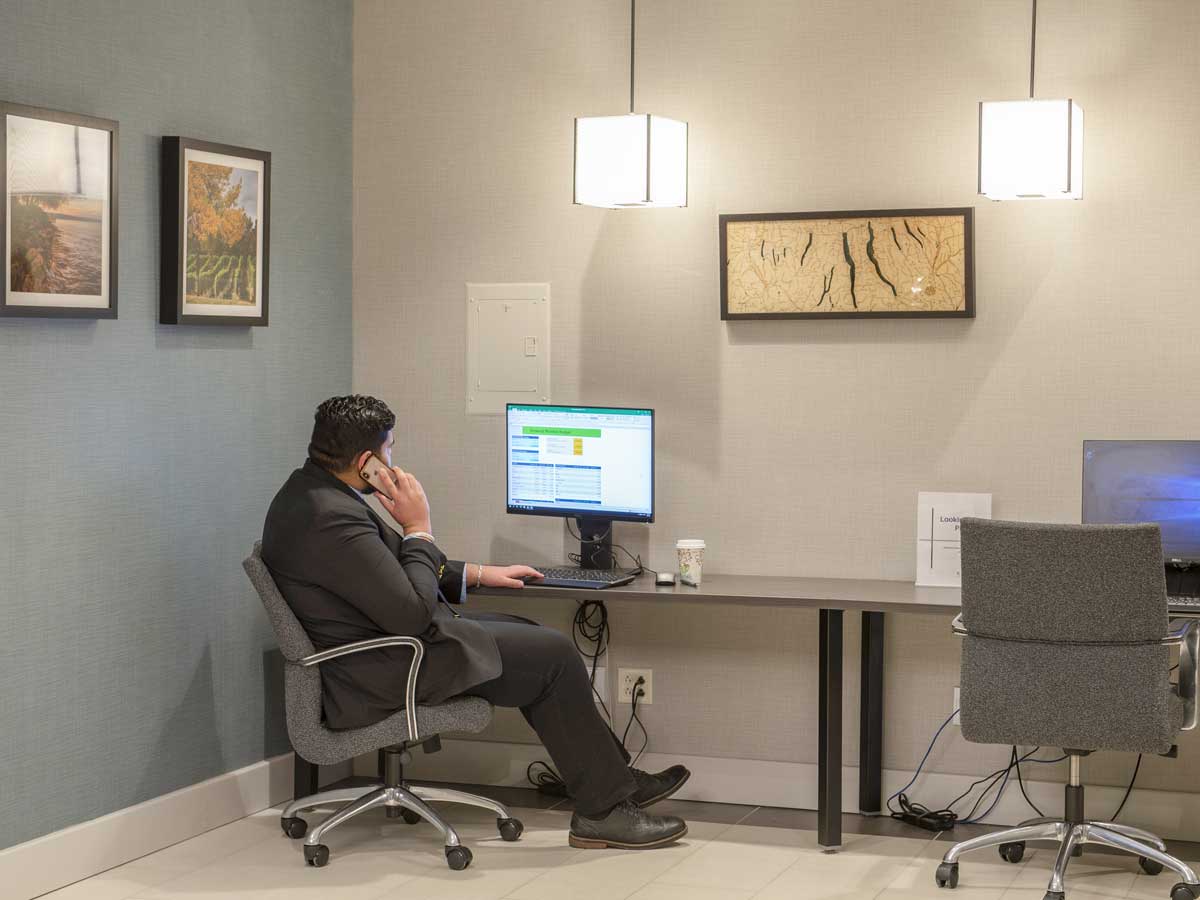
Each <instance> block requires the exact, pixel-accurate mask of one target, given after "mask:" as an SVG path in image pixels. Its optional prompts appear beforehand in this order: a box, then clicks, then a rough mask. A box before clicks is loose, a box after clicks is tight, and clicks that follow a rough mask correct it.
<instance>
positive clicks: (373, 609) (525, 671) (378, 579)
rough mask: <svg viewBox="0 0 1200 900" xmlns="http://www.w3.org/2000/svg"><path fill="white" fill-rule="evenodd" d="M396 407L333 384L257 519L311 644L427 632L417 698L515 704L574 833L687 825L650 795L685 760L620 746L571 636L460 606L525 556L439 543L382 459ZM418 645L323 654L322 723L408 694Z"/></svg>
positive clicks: (365, 717)
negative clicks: (559, 780)
mask: <svg viewBox="0 0 1200 900" xmlns="http://www.w3.org/2000/svg"><path fill="white" fill-rule="evenodd" d="M395 424H396V418H395V416H394V415H393V414H392V411H391V410H390V409H388V407H387V405H386V404H384V403H383V402H382V401H380V400H376V399H375V398H373V397H364V396H358V395H355V396H350V397H334V398H332V399H330V400H326V401H325V402H324V403H322V404H321V405H320V406H319V407H318V408H317V412H316V417H315V423H314V425H313V433H312V441H311V443H310V444H309V446H308V456H309V458H308V461H307V462H306V463H305V464H304V466H303V467H302V468H300V469H297V470H296V471H295V472H293V473H292V475H291V477H290V478H288V480H287V482H286V483H285V484H284V486H283V487H282V488H280V490H279V493H278V494H276V495H275V499H274V501H272V503H271V508H270V510H269V511H268V512H267V520H266V524H265V525H264V527H263V541H262V546H263V549H262V555H263V561H264V562H265V563H266V564H267V566H268V567H269V568H270V570H271V572H272V574H273V575H274V577H275V580H276V582H277V583H278V585H279V589H280V592H281V593H282V594H283V596H284V598H285V599H286V600H287V602H288V605H289V606H291V608H292V611H293V612H295V614H296V617H297V618H298V619H299V620H300V622H301V624H302V625H303V626H304V628H305V630H306V631H307V632H308V635H309V637H310V638H311V640H312V642H313V644H314V645H315V646H316V648H317V649H318V650H324V649H327V648H330V647H336V646H340V645H342V644H347V643H350V642H352V641H361V640H365V639H367V638H373V637H379V636H381V635H386V634H400V635H415V636H417V637H420V638H421V640H422V641H423V642H424V644H425V648H426V649H425V659H424V662H423V664H422V666H421V672H420V675H419V677H418V681H417V697H418V699H419V700H420V701H421V702H422V703H438V702H440V701H442V700H445V699H447V698H448V697H452V696H455V695H457V694H471V695H474V696H477V697H483V698H485V699H486V700H488V701H490V702H491V703H493V704H495V705H496V706H509V707H518V708H520V710H521V712H522V713H523V714H524V715H525V719H526V721H528V722H529V724H530V725H531V726H532V727H533V729H534V730H535V731H536V732H537V734H538V736H539V737H540V738H541V740H542V743H543V744H544V745H545V747H546V750H547V751H548V752H549V754H550V757H551V758H552V759H553V760H554V763H555V765H556V766H557V767H558V771H559V772H560V773H561V774H562V776H563V780H564V782H565V783H566V787H567V790H568V792H569V793H570V794H571V796H572V797H574V799H575V814H574V815H573V816H572V817H571V832H570V836H569V840H570V843H571V845H572V846H574V847H584V848H604V847H622V848H645V847H658V846H663V845H666V844H670V843H673V842H675V841H677V840H679V838H681V837H683V835H685V834H686V833H687V825H686V824H684V822H683V820H682V819H679V818H677V817H674V816H655V815H652V814H650V813H647V812H645V807H647V806H649V805H650V804H652V803H655V802H657V801H658V800H662V799H664V798H666V797H669V796H670V795H671V794H673V793H675V791H677V790H678V789H679V788H680V786H682V784H683V783H684V782H685V781H686V780H687V778H688V777H689V774H690V773H689V772H688V770H687V769H685V768H684V767H683V766H673V767H671V768H670V769H668V770H666V771H665V772H660V773H658V774H656V775H651V774H648V773H646V772H641V771H638V770H637V769H631V768H630V767H629V766H628V761H629V756H628V754H626V753H625V751H624V747H622V746H621V744H620V742H619V741H618V740H617V739H616V737H615V736H614V735H613V733H612V731H610V730H609V729H608V727H607V726H606V725H605V724H604V720H603V719H601V717H600V714H599V713H598V712H596V707H595V705H594V704H593V702H592V690H591V683H590V681H589V679H588V674H587V669H586V667H585V666H584V664H583V661H582V659H581V658H580V656H579V653H578V652H577V651H576V650H575V647H574V645H573V642H572V641H571V640H570V639H569V638H567V637H565V636H564V635H562V634H560V633H559V632H557V631H554V630H552V629H549V628H542V627H541V626H539V625H536V624H534V623H532V622H528V621H525V620H520V619H516V618H513V617H510V616H502V615H497V614H487V613H475V614H471V613H469V612H461V613H460V612H459V611H457V610H456V609H455V608H454V607H453V606H452V605H451V601H453V603H454V604H456V605H462V604H463V603H464V602H465V600H466V592H467V589H468V588H469V587H477V586H479V585H486V586H489V587H511V588H521V587H523V586H524V582H523V581H521V579H522V578H524V577H536V576H537V574H538V573H537V572H536V571H535V570H534V569H531V568H530V567H529V566H503V567H502V566H488V565H483V564H478V563H463V562H449V561H447V559H446V556H445V554H443V553H442V551H441V550H439V549H438V547H437V544H436V542H435V540H434V537H433V527H432V524H431V521H430V514H429V501H428V500H427V499H426V497H425V492H424V490H423V489H422V488H421V484H420V482H418V481H417V479H416V478H414V477H413V476H412V475H411V474H409V473H408V472H405V471H404V470H403V469H401V468H400V467H398V466H397V467H392V464H391V462H392V443H393V437H392V429H393V428H394V426H395ZM372 456H376V457H378V458H379V460H380V461H381V462H382V463H384V465H383V466H380V468H379V472H380V475H379V479H378V483H379V485H380V489H379V491H378V494H379V500H380V503H381V504H382V505H383V507H384V509H385V510H386V511H387V513H388V514H389V515H390V516H391V517H392V518H393V519H394V520H395V521H396V524H397V525H399V526H400V528H401V529H402V530H403V532H404V537H403V538H401V536H400V535H399V534H397V533H396V531H395V530H394V529H393V528H391V527H389V526H388V525H387V524H385V523H384V522H383V520H382V519H380V518H378V517H377V516H376V515H375V513H374V512H373V511H372V510H371V508H370V507H369V506H368V505H367V503H366V502H365V500H364V499H363V495H364V494H367V493H369V492H371V491H373V490H374V489H373V488H372V487H371V485H369V484H368V483H367V481H366V480H365V479H364V477H363V475H362V472H363V467H364V466H365V465H366V463H367V462H368V461H369V460H370V459H371V457H372ZM411 659H412V652H411V651H410V650H408V649H407V648H403V647H389V648H384V649H380V650H372V651H367V652H363V653H355V654H352V655H349V656H345V657H341V658H339V659H335V660H331V661H329V662H327V663H323V664H322V666H321V678H322V683H323V685H324V708H325V719H326V723H327V724H328V726H329V727H330V728H361V727H363V726H366V725H370V724H372V723H374V722H378V721H380V720H381V719H384V718H386V717H387V716H389V715H391V714H393V713H394V712H396V711H397V710H398V709H401V708H402V707H403V706H404V685H405V679H406V678H407V675H408V669H409V663H410V661H411Z"/></svg>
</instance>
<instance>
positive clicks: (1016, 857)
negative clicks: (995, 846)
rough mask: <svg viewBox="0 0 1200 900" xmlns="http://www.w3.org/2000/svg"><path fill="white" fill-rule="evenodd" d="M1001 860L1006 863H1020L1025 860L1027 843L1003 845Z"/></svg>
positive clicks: (1019, 842) (1001, 847)
mask: <svg viewBox="0 0 1200 900" xmlns="http://www.w3.org/2000/svg"><path fill="white" fill-rule="evenodd" d="M1000 858H1001V859H1002V860H1004V861H1005V862H1009V863H1019V862H1020V861H1021V860H1022V859H1024V858H1025V842H1024V841H1013V842H1012V843H1010V844H1001V845H1000Z"/></svg>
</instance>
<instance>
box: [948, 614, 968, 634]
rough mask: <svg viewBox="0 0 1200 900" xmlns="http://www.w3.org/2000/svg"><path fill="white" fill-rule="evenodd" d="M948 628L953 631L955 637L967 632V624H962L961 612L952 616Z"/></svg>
mask: <svg viewBox="0 0 1200 900" xmlns="http://www.w3.org/2000/svg"><path fill="white" fill-rule="evenodd" d="M950 630H951V631H953V632H954V636H955V637H962V636H963V635H964V634H966V633H967V626H966V625H964V624H963V620H962V613H959V614H958V615H957V616H955V617H954V620H953V621H952V622H951V623H950Z"/></svg>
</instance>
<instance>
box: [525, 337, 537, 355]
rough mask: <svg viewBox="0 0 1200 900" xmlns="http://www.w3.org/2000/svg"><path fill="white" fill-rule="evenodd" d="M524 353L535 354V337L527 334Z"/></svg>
mask: <svg viewBox="0 0 1200 900" xmlns="http://www.w3.org/2000/svg"><path fill="white" fill-rule="evenodd" d="M525 355H526V356H537V338H536V337H533V336H529V337H526V338H525Z"/></svg>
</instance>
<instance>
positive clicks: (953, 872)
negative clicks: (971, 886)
mask: <svg viewBox="0 0 1200 900" xmlns="http://www.w3.org/2000/svg"><path fill="white" fill-rule="evenodd" d="M933 878H934V880H935V881H936V882H937V886H938V887H940V888H950V890H954V889H955V888H956V887H958V863H956V862H955V863H940V864H939V865H938V867H937V872H936V873H935V874H934V876H933Z"/></svg>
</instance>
